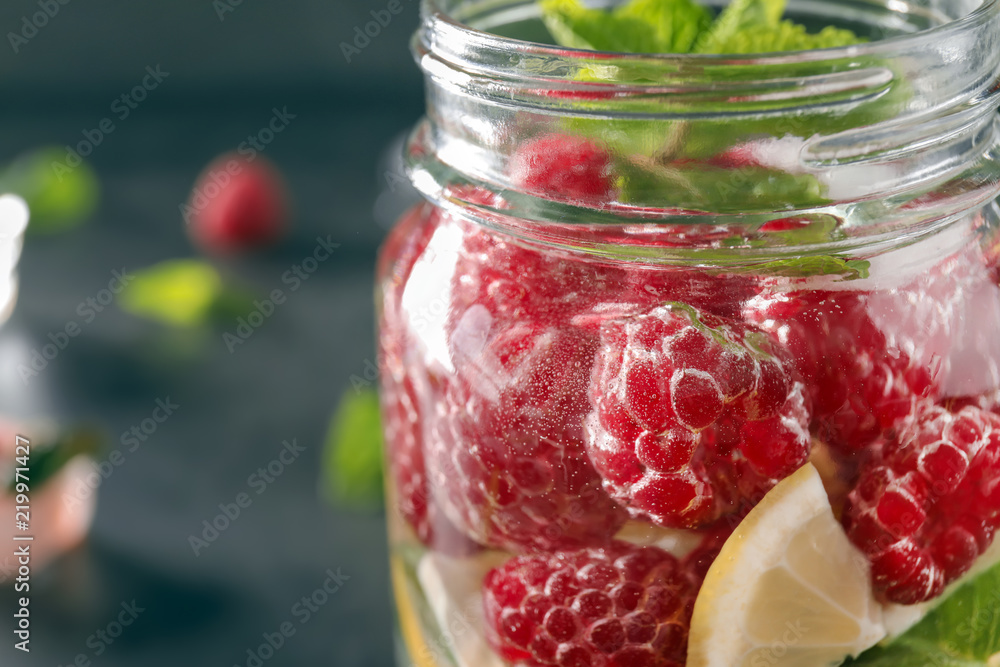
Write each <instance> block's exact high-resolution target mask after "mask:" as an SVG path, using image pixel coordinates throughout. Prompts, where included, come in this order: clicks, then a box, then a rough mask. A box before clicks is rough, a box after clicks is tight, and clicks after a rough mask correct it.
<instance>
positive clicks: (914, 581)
mask: <svg viewBox="0 0 1000 667" xmlns="http://www.w3.org/2000/svg"><path fill="white" fill-rule="evenodd" d="M871 456H872V460H871V461H870V462H869V463H868V464H866V465H864V466H863V467H862V472H861V478H860V479H859V480H858V483H857V485H856V486H855V488H854V490H853V491H852V492H851V493H850V495H849V496H848V502H847V506H846V508H845V511H844V516H843V520H844V525H845V527H846V529H847V535H848V537H850V539H851V541H852V542H854V544H855V545H857V547H858V548H859V549H861V550H862V551H864V553H865V554H866V555H867V556H868V559H869V560H870V562H871V565H872V579H873V581H874V586H875V588H876V590H877V591H878V592H879V594H880V595H882V596H883V597H884V598H885V599H886V600H889V601H891V602H898V603H901V604H913V603H916V602H922V601H924V600H929V599H931V598H933V597H936V596H937V595H939V594H940V593H941V591H942V590H943V589H944V587H945V586H946V585H947V584H948V583H950V582H952V581H954V580H955V579H956V578H958V577H959V576H961V575H962V574H963V573H964V572H966V571H967V570H968V569H969V567H971V565H972V562H973V561H974V560H975V559H976V558H977V557H978V556H979V555H980V554H982V553H983V552H984V551H985V550H986V549H987V548H988V547H989V545H990V543H991V542H992V541H993V534H994V532H995V531H996V529H997V527H998V526H1000V417H998V416H996V415H993V414H991V413H989V412H985V411H983V410H980V409H979V408H976V407H971V406H970V407H965V408H963V409H962V410H960V411H959V412H957V413H954V412H949V411H948V410H946V409H944V408H942V407H939V406H934V405H931V404H929V403H926V404H922V405H921V406H920V408H919V409H918V410H917V411H916V412H915V414H914V415H913V416H912V417H910V418H908V419H907V420H905V422H904V423H903V424H902V425H901V426H900V432H899V436H898V437H897V438H895V439H892V440H887V441H885V442H884V443H880V445H879V446H877V447H875V448H874V449H873V450H872V452H871Z"/></svg>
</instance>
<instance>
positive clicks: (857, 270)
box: [752, 255, 871, 280]
mask: <svg viewBox="0 0 1000 667" xmlns="http://www.w3.org/2000/svg"><path fill="white" fill-rule="evenodd" d="M870 266H871V263H870V262H867V261H865V260H863V259H844V258H843V257H835V256H833V255H815V256H810V257H795V258H792V259H781V260H777V261H774V262H768V263H766V264H762V265H759V266H754V267H752V271H753V272H754V273H755V274H760V275H768V276H780V277H784V278H809V277H811V276H838V275H839V276H841V277H842V279H843V280H857V279H858V278H867V277H868V269H869V268H870Z"/></svg>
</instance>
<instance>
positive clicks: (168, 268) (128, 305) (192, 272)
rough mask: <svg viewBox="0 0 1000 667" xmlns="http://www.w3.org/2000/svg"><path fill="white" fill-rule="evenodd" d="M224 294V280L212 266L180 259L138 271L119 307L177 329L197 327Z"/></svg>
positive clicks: (120, 299)
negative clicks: (177, 327) (178, 327)
mask: <svg viewBox="0 0 1000 667" xmlns="http://www.w3.org/2000/svg"><path fill="white" fill-rule="evenodd" d="M224 294H225V288H224V286H223V283H222V278H221V277H220V276H219V273H218V271H216V270H215V269H214V268H213V267H212V266H211V265H209V264H207V263H206V262H203V261H199V260H191V259H179V260H170V261H166V262H161V263H160V264H156V265H154V266H151V267H149V268H146V269H142V270H140V271H135V272H134V278H133V279H132V282H131V283H130V284H129V285H128V286H127V287H126V289H125V291H124V292H122V293H121V295H120V296H119V297H118V305H119V306H120V307H121V308H122V310H124V311H126V312H129V313H132V314H133V315H138V316H140V317H145V318H148V319H151V320H157V321H160V322H164V323H166V324H171V325H173V326H181V327H184V326H197V325H200V324H203V323H204V322H205V321H206V320H208V319H209V317H210V316H211V315H212V313H213V311H214V309H215V308H216V306H217V304H218V302H219V300H220V299H221V298H223V295H224Z"/></svg>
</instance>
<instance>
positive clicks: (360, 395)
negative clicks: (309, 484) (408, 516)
mask: <svg viewBox="0 0 1000 667" xmlns="http://www.w3.org/2000/svg"><path fill="white" fill-rule="evenodd" d="M323 458H324V463H323V477H324V483H323V487H324V489H325V491H326V494H327V495H328V496H329V498H330V499H331V500H332V501H333V502H334V503H336V504H338V505H347V506H353V507H367V508H373V507H378V506H380V505H381V503H382V501H383V497H382V467H383V463H382V420H381V412H380V410H379V399H378V393H376V392H375V391H374V390H371V389H363V390H360V391H357V392H354V391H351V392H348V393H346V394H344V397H343V398H342V399H341V400H340V405H339V406H338V407H337V411H336V413H335V414H334V416H333V419H332V421H331V422H330V430H329V432H328V433H327V438H326V446H325V448H324V451H323Z"/></svg>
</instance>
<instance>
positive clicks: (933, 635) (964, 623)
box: [844, 565, 1000, 667]
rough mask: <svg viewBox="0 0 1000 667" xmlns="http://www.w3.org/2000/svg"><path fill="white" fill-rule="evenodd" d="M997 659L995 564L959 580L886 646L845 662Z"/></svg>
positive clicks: (908, 666)
mask: <svg viewBox="0 0 1000 667" xmlns="http://www.w3.org/2000/svg"><path fill="white" fill-rule="evenodd" d="M997 664H1000V565H994V566H993V567H991V568H990V569H988V570H986V571H985V572H983V573H982V574H979V575H977V576H975V577H974V578H972V579H971V580H970V581H968V582H966V583H964V584H962V585H960V586H959V587H958V588H957V589H955V590H954V591H953V592H952V593H951V594H950V595H949V596H948V597H947V598H946V599H945V600H944V601H942V602H941V603H940V605H939V606H937V607H936V608H935V609H934V610H933V611H931V612H930V613H929V614H928V615H927V616H926V617H924V619H923V620H922V621H920V622H919V623H917V624H916V625H915V626H913V627H912V628H910V629H909V630H908V631H906V632H905V633H904V634H903V635H901V636H900V637H898V638H897V639H895V640H893V641H892V643H890V644H888V645H887V646H877V647H875V648H873V649H870V650H868V651H865V652H864V653H862V654H861V655H860V656H858V657H857V658H855V659H854V660H848V661H847V662H845V663H844V667H930V666H931V665H933V667H995V666H996V665H997Z"/></svg>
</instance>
